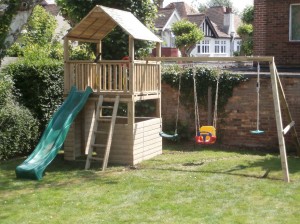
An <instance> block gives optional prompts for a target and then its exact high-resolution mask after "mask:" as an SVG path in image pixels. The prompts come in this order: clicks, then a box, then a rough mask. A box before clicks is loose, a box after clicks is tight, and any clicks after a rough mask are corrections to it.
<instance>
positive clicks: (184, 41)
mask: <svg viewBox="0 0 300 224" xmlns="http://www.w3.org/2000/svg"><path fill="white" fill-rule="evenodd" d="M172 32H173V33H174V35H175V45H176V47H178V48H179V50H180V52H181V55H182V56H183V57H188V56H189V55H190V53H191V51H192V50H193V48H194V47H195V45H196V43H198V42H199V41H200V40H202V39H203V38H204V34H203V32H202V31H201V30H200V29H199V28H198V27H197V25H196V24H195V23H191V22H190V21H188V20H185V19H183V20H180V21H178V22H176V23H173V25H172Z"/></svg>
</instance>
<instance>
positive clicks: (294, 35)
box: [290, 4, 300, 41]
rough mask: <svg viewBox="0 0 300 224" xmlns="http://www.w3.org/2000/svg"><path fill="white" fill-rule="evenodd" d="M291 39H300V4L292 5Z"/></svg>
mask: <svg viewBox="0 0 300 224" xmlns="http://www.w3.org/2000/svg"><path fill="white" fill-rule="evenodd" d="M290 40H291V41H300V4H292V5H291V6H290Z"/></svg>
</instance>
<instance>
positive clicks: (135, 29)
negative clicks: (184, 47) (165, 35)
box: [66, 5, 162, 42]
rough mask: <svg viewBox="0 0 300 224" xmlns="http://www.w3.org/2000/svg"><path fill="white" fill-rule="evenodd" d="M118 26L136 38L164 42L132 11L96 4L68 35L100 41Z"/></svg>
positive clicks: (76, 38)
mask: <svg viewBox="0 0 300 224" xmlns="http://www.w3.org/2000/svg"><path fill="white" fill-rule="evenodd" d="M116 26H120V27H121V28H122V29H123V30H124V32H125V33H127V34H128V35H130V36H132V38H134V39H139V40H148V41H153V42H162V41H161V40H160V39H159V38H158V37H157V36H156V35H155V34H154V33H152V32H151V31H150V30H149V29H148V28H147V27H146V26H145V25H143V24H142V23H141V22H140V21H139V20H138V19H137V18H136V17H135V16H134V15H133V14H132V13H130V12H127V11H123V10H119V9H113V8H108V7H105V6H101V5H96V6H95V7H94V8H93V9H92V10H91V11H90V12H89V14H88V15H87V16H86V17H84V18H83V19H82V20H81V21H80V22H79V23H78V24H77V25H76V26H75V27H74V28H73V29H72V30H71V31H70V32H69V33H68V34H67V35H66V37H67V38H69V39H74V40H81V41H87V42H99V41H100V40H102V39H103V38H104V37H105V36H106V35H107V34H109V33H110V32H111V31H112V30H113V29H114V28H115V27H116Z"/></svg>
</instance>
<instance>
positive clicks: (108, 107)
mask: <svg viewBox="0 0 300 224" xmlns="http://www.w3.org/2000/svg"><path fill="white" fill-rule="evenodd" d="M99 108H102V109H114V107H113V106H101V107H99Z"/></svg>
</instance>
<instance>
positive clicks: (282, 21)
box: [253, 0, 300, 67]
mask: <svg viewBox="0 0 300 224" xmlns="http://www.w3.org/2000/svg"><path fill="white" fill-rule="evenodd" d="M254 14H255V16H254V34H253V42H254V49H253V52H254V55H255V56H263V55H264V56H274V57H275V62H276V64H277V66H278V67H300V25H299V24H300V0H276V1H271V0H254Z"/></svg>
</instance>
